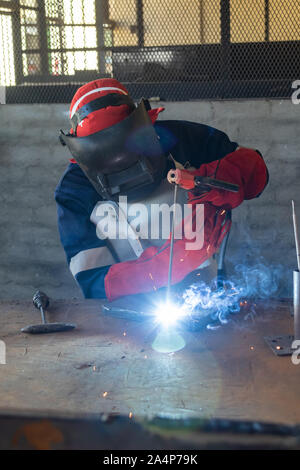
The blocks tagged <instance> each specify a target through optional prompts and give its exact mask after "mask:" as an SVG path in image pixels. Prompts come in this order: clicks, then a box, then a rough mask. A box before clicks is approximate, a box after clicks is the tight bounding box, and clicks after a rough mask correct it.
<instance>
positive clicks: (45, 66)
mask: <svg viewBox="0 0 300 470" xmlns="http://www.w3.org/2000/svg"><path fill="white" fill-rule="evenodd" d="M38 31H39V37H40V51H39V52H40V56H41V70H40V74H41V75H43V76H44V77H46V76H47V75H49V74H50V73H49V72H50V71H49V63H48V42H47V25H46V13H45V2H44V0H38Z"/></svg>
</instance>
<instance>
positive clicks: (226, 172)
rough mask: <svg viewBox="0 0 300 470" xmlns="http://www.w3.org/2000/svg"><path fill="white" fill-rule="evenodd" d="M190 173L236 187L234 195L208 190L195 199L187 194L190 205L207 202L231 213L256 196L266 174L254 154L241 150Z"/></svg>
mask: <svg viewBox="0 0 300 470" xmlns="http://www.w3.org/2000/svg"><path fill="white" fill-rule="evenodd" d="M191 173H192V174H193V175H194V176H196V175H199V176H209V177H211V178H216V179H219V180H223V181H226V182H228V183H234V184H238V185H239V187H240V189H239V191H238V192H237V193H232V192H229V191H224V190H223V189H212V190H210V191H209V192H206V193H204V194H201V195H199V196H197V194H194V192H193V191H191V192H190V193H189V202H191V203H199V202H203V203H204V202H210V203H211V204H213V205H214V206H216V207H223V208H225V209H234V208H235V207H237V206H239V205H240V204H241V203H242V202H243V201H244V200H245V199H253V198H255V197H257V196H259V195H260V194H261V193H262V192H263V190H264V189H265V187H266V185H267V183H268V170H267V167H266V164H265V162H264V160H263V158H262V157H261V156H260V154H259V153H258V152H256V151H255V150H252V149H248V148H244V147H242V148H240V149H238V150H236V151H235V152H232V153H229V154H228V155H226V157H224V158H223V159H222V160H218V161H215V162H212V163H208V164H205V165H201V167H200V168H199V169H198V170H194V171H192V172H191ZM195 192H197V190H195Z"/></svg>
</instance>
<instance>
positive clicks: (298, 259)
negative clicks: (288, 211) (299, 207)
mask: <svg viewBox="0 0 300 470" xmlns="http://www.w3.org/2000/svg"><path fill="white" fill-rule="evenodd" d="M292 212H293V224H294V235H295V244H296V254H297V263H298V271H300V248H299V236H298V224H297V217H296V212H295V203H294V201H293V200H292Z"/></svg>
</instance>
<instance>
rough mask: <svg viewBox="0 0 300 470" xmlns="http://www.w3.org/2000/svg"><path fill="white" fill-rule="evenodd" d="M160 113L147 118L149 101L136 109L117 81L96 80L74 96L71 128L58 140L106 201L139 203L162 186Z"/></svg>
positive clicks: (142, 102) (163, 169)
mask: <svg viewBox="0 0 300 470" xmlns="http://www.w3.org/2000/svg"><path fill="white" fill-rule="evenodd" d="M162 109H163V108H159V110H157V112H156V113H155V112H154V113H150V115H149V109H148V104H147V102H145V101H144V100H142V101H141V102H140V103H139V104H138V106H136V105H135V104H134V102H133V100H132V99H131V98H130V96H129V94H128V92H127V90H126V88H125V87H124V86H123V85H122V84H120V83H119V82H118V81H117V80H114V79H101V80H95V81H94V82H90V83H88V84H87V85H84V86H83V87H81V88H79V90H78V91H77V93H76V94H75V96H74V98H73V101H72V103H71V107H70V119H71V123H72V129H71V131H70V133H68V134H64V132H63V131H60V141H61V143H62V144H63V145H66V146H67V147H68V148H69V150H70V152H71V154H72V156H73V157H74V159H75V162H76V163H78V164H79V166H80V167H81V169H82V170H83V172H84V173H85V175H86V176H87V178H88V179H89V180H90V182H91V183H92V185H93V186H94V187H95V189H96V190H97V192H98V193H99V194H100V196H101V197H102V198H103V199H106V200H110V199H116V198H117V197H118V196H120V195H126V196H128V198H129V199H131V200H132V199H141V198H143V197H146V196H148V195H149V194H150V193H151V192H152V191H153V190H154V189H155V188H156V187H157V186H158V185H159V184H160V182H161V180H162V178H163V176H164V172H165V166H166V157H165V156H164V154H163V151H162V148H161V146H160V143H159V139H158V136H157V134H156V132H155V129H154V127H153V121H154V120H155V116H156V117H157V115H158V112H160V110H162ZM152 111H154V110H152ZM150 116H151V117H150ZM151 118H152V119H151Z"/></svg>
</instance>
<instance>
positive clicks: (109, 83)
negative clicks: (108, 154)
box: [69, 78, 130, 137]
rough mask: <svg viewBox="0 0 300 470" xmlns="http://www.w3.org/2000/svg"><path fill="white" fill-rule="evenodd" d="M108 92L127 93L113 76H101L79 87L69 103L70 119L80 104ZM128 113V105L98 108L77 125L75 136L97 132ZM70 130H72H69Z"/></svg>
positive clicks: (84, 135)
mask: <svg viewBox="0 0 300 470" xmlns="http://www.w3.org/2000/svg"><path fill="white" fill-rule="evenodd" d="M110 93H119V94H123V95H128V91H127V90H126V88H125V87H124V85H122V84H121V83H120V82H118V80H115V79H114V78H101V79H98V80H94V81H92V82H89V83H86V84H85V85H83V86H82V87H80V88H79V89H78V90H77V91H76V93H75V95H74V97H73V99H72V102H71V105H70V113H69V117H70V119H71V118H72V116H73V115H74V113H75V112H76V111H77V110H78V109H79V108H81V107H82V106H84V105H86V104H88V103H89V102H90V101H93V100H95V99H97V98H100V97H103V96H105V95H108V94H110ZM129 114H130V109H129V106H127V105H126V104H122V105H120V106H108V107H107V108H102V109H98V110H96V111H94V112H92V113H91V114H89V115H88V116H87V117H86V118H85V119H84V120H83V121H81V122H80V123H79V124H78V126H77V130H76V133H77V136H78V137H86V136H88V135H90V134H94V133H95V132H99V131H101V130H102V129H105V128H106V127H110V126H113V125H114V124H117V123H118V122H120V121H122V120H123V119H125V118H126V117H127V116H128V115H129ZM71 132H72V131H71Z"/></svg>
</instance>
